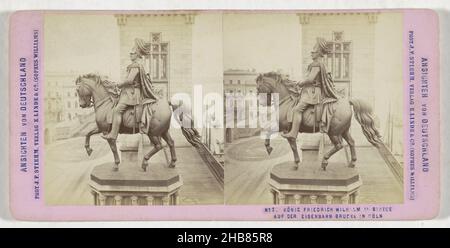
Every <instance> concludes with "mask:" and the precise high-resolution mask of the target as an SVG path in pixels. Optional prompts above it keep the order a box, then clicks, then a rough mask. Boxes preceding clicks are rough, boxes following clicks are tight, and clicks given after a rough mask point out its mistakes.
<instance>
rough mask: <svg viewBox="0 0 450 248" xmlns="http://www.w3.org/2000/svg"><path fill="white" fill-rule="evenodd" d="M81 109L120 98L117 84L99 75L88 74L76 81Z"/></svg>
mask: <svg viewBox="0 0 450 248" xmlns="http://www.w3.org/2000/svg"><path fill="white" fill-rule="evenodd" d="M75 83H76V85H77V93H78V98H79V103H80V107H82V108H88V107H91V106H93V105H94V104H95V102H96V101H101V100H103V99H106V98H107V97H110V96H111V97H113V98H115V97H118V96H119V93H120V92H119V90H118V88H117V84H116V83H114V82H112V81H110V80H108V79H107V77H101V76H99V75H97V74H93V73H90V74H86V75H83V76H79V77H78V78H77V80H75Z"/></svg>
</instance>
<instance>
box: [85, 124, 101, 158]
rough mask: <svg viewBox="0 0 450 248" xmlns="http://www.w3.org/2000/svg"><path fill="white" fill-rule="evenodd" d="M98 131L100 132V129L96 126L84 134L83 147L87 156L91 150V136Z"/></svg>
mask: <svg viewBox="0 0 450 248" xmlns="http://www.w3.org/2000/svg"><path fill="white" fill-rule="evenodd" d="M98 133H100V130H99V129H98V127H97V126H96V127H95V129H93V130H91V131H89V133H87V134H86V139H85V141H84V148H85V149H86V153H87V155H88V156H91V154H92V151H93V150H92V148H91V136H92V135H94V134H98Z"/></svg>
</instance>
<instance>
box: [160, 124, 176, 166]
mask: <svg viewBox="0 0 450 248" xmlns="http://www.w3.org/2000/svg"><path fill="white" fill-rule="evenodd" d="M162 138H163V139H164V140H165V141H166V143H167V145H168V146H169V148H170V157H171V161H170V164H169V168H175V162H177V154H176V153H175V143H174V142H173V139H172V137H171V136H170V133H169V131H168V130H167V131H166V132H164V133H163V135H162Z"/></svg>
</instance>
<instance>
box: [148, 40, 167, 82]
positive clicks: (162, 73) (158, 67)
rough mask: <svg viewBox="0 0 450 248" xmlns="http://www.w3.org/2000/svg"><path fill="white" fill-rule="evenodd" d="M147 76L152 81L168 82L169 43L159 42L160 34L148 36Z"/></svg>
mask: <svg viewBox="0 0 450 248" xmlns="http://www.w3.org/2000/svg"><path fill="white" fill-rule="evenodd" d="M150 47H151V51H150V55H148V56H147V57H146V59H147V60H148V62H149V74H150V78H151V80H153V81H160V82H161V81H162V82H164V81H167V80H168V56H169V43H167V42H162V41H161V33H151V34H150Z"/></svg>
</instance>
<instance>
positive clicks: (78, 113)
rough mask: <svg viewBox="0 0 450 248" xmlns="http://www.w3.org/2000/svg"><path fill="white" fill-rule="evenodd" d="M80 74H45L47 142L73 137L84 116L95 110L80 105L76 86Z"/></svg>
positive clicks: (45, 132)
mask: <svg viewBox="0 0 450 248" xmlns="http://www.w3.org/2000/svg"><path fill="white" fill-rule="evenodd" d="M79 75H80V73H75V72H69V73H56V72H47V73H46V74H45V81H46V82H45V85H46V87H45V94H44V116H45V126H46V130H45V131H44V134H45V142H47V143H49V142H52V141H55V140H59V139H65V138H69V137H71V136H72V133H73V130H75V129H76V128H77V127H78V126H79V125H80V124H81V123H82V122H83V121H82V120H84V119H85V118H84V117H85V116H89V115H90V114H91V113H92V112H93V109H92V108H87V109H82V108H80V106H79V103H78V101H79V100H78V95H77V91H76V86H75V80H76V78H77V77H78V76H79Z"/></svg>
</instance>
